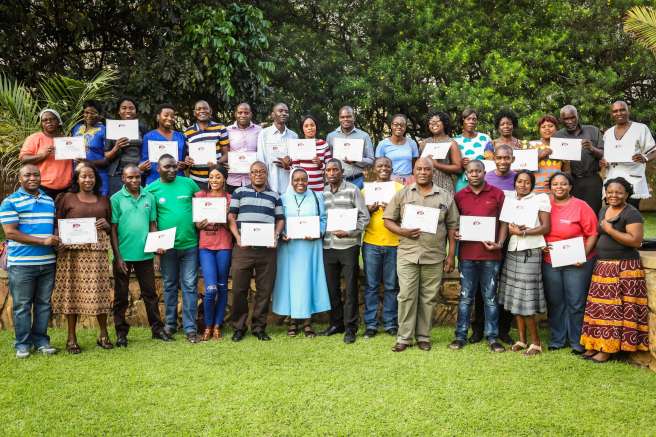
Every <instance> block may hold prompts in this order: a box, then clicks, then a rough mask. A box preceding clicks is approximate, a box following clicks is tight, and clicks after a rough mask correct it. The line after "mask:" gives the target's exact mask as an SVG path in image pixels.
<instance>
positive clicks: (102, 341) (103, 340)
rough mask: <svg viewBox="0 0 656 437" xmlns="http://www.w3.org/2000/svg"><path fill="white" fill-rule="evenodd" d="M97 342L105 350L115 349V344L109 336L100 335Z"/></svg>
mask: <svg viewBox="0 0 656 437" xmlns="http://www.w3.org/2000/svg"><path fill="white" fill-rule="evenodd" d="M96 344H97V345H98V346H100V347H101V348H103V349H105V350H109V349H114V345H113V344H112V342H111V341H109V337H100V338H98V340H96Z"/></svg>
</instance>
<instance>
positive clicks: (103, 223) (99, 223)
mask: <svg viewBox="0 0 656 437" xmlns="http://www.w3.org/2000/svg"><path fill="white" fill-rule="evenodd" d="M96 229H97V230H99V231H105V232H109V231H110V229H111V225H110V224H109V222H108V221H107V220H106V219H104V218H99V219H97V220H96Z"/></svg>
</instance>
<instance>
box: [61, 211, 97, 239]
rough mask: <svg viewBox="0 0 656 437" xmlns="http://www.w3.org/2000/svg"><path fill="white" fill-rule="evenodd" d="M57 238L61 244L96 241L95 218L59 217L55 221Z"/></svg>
mask: <svg viewBox="0 0 656 437" xmlns="http://www.w3.org/2000/svg"><path fill="white" fill-rule="evenodd" d="M57 228H58V229H59V238H60V239H61V242H62V243H63V244H90V243H91V244H93V243H97V242H98V231H97V230H96V218H95V217H88V218H74V219H60V220H58V221H57Z"/></svg>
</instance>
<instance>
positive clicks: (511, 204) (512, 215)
mask: <svg viewBox="0 0 656 437" xmlns="http://www.w3.org/2000/svg"><path fill="white" fill-rule="evenodd" d="M537 220H538V206H537V205H536V204H535V203H533V202H530V201H529V202H522V201H519V200H517V199H515V198H512V197H507V196H506V200H504V202H503V208H501V214H500V215H499V221H502V222H506V223H512V224H515V225H518V226H522V225H523V226H526V227H527V228H533V227H535V224H536V222H537Z"/></svg>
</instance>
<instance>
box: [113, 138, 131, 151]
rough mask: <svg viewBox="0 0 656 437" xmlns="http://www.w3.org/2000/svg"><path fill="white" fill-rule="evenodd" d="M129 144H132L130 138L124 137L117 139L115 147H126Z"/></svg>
mask: <svg viewBox="0 0 656 437" xmlns="http://www.w3.org/2000/svg"><path fill="white" fill-rule="evenodd" d="M129 145H130V140H129V139H127V138H125V137H124V138H119V139H118V140H116V144H115V146H114V147H116V148H117V149H124V148H126V147H127V146H129Z"/></svg>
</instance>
